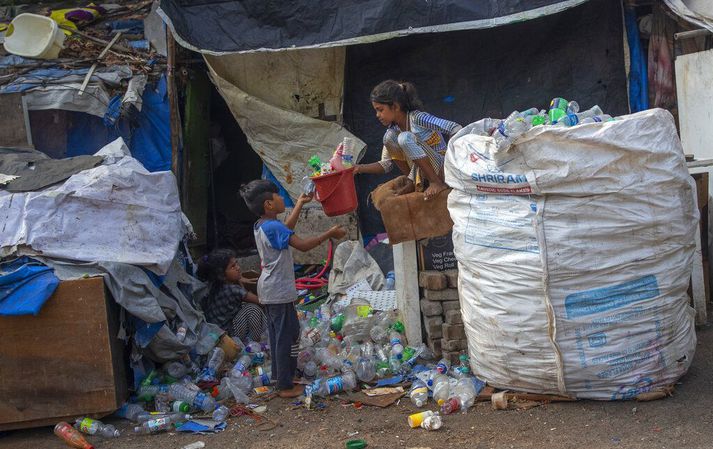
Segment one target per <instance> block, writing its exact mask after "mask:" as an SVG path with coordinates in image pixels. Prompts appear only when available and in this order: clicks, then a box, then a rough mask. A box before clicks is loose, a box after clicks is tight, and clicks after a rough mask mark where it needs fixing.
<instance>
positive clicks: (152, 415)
mask: <svg viewBox="0 0 713 449" xmlns="http://www.w3.org/2000/svg"><path fill="white" fill-rule="evenodd" d="M159 418H169V419H170V420H171V422H174V423H176V422H186V421H188V420H190V419H191V415H189V414H187V413H182V412H172V413H159V412H144V413H142V414H140V415H139V416H138V418H137V420H136V422H138V423H139V424H143V423H146V422H149V421H154V420H157V419H159Z"/></svg>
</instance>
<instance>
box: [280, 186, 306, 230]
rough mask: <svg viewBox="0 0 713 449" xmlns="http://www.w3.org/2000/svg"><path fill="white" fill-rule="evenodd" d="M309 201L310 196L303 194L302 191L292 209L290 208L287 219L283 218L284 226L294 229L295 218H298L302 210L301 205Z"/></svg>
mask: <svg viewBox="0 0 713 449" xmlns="http://www.w3.org/2000/svg"><path fill="white" fill-rule="evenodd" d="M310 201H312V196H310V195H305V194H304V193H303V194H301V195H300V197H299V198H297V204H295V207H294V209H292V212H290V216H289V217H287V220H285V226H287V227H288V228H290V229H293V230H294V229H295V225H297V220H299V219H300V211H301V210H302V206H304V205H305V204H307V203H309V202H310Z"/></svg>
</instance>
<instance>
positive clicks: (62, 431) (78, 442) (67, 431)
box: [54, 421, 94, 449]
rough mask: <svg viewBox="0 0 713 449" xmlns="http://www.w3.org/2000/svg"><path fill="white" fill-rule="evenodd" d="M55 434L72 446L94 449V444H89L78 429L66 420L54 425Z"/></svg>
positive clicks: (79, 448) (80, 448)
mask: <svg viewBox="0 0 713 449" xmlns="http://www.w3.org/2000/svg"><path fill="white" fill-rule="evenodd" d="M54 434H55V435H57V436H58V437H60V438H61V439H62V441H64V442H65V443H67V445H68V446H70V447H76V448H77V449H94V446H92V445H91V444H89V443H88V442H87V440H85V439H84V437H83V436H82V434H81V433H79V431H78V430H77V429H75V428H74V427H72V426H70V425H69V424H68V423H66V422H64V421H62V422H60V423H57V425H56V426H54Z"/></svg>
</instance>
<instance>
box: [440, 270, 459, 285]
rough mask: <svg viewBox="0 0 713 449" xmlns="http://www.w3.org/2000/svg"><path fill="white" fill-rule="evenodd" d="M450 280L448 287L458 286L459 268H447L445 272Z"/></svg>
mask: <svg viewBox="0 0 713 449" xmlns="http://www.w3.org/2000/svg"><path fill="white" fill-rule="evenodd" d="M443 274H445V275H446V279H447V280H448V287H450V288H458V270H446V271H444V272H443Z"/></svg>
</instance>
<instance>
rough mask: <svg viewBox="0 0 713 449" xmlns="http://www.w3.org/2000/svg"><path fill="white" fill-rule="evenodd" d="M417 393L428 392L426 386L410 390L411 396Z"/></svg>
mask: <svg viewBox="0 0 713 449" xmlns="http://www.w3.org/2000/svg"><path fill="white" fill-rule="evenodd" d="M418 394H428V387H419V388H415V389H413V390H411V397H413V396H415V395H418Z"/></svg>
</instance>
